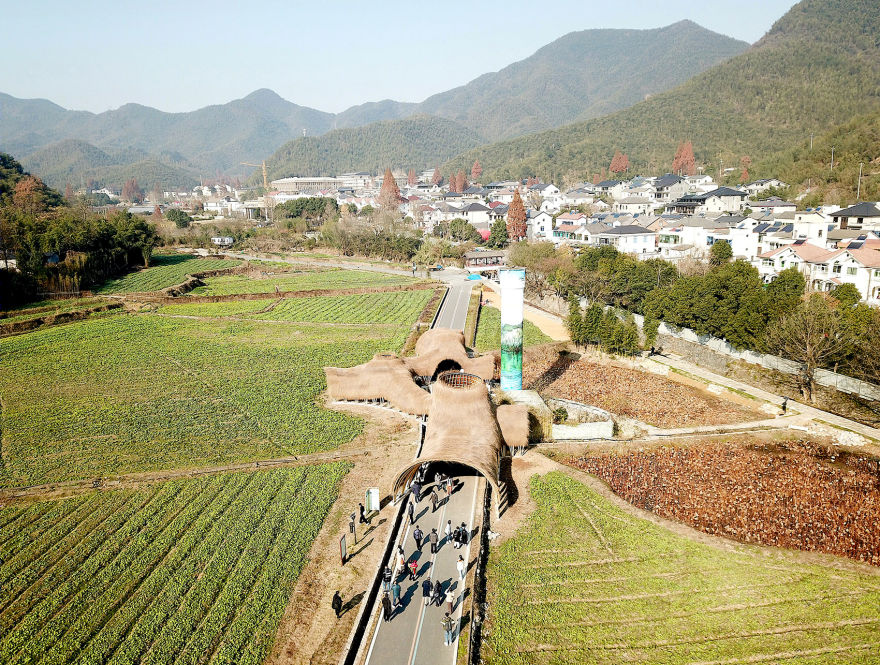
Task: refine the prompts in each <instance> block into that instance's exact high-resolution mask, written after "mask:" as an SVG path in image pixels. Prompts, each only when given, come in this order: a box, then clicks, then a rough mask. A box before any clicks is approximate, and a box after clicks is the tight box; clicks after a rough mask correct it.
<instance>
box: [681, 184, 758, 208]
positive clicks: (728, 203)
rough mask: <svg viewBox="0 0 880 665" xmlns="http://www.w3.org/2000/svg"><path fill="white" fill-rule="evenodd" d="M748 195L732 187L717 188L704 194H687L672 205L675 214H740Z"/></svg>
mask: <svg viewBox="0 0 880 665" xmlns="http://www.w3.org/2000/svg"><path fill="white" fill-rule="evenodd" d="M745 199H746V194H745V193H744V192H741V191H739V190H737V189H731V188H730V187H717V188H715V189H713V190H712V191H711V192H704V193H702V194H685V195H684V196H682V197H681V198H680V199H678V200H677V201H675V202H674V203H672V204H670V206H669V208H670V209H671V210H672V211H673V212H681V213H692V214H699V213H721V212H740V211H742V209H743V207H744V202H745Z"/></svg>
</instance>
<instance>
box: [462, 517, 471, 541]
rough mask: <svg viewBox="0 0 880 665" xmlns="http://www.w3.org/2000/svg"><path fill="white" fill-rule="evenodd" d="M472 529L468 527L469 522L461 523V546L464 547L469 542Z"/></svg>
mask: <svg viewBox="0 0 880 665" xmlns="http://www.w3.org/2000/svg"><path fill="white" fill-rule="evenodd" d="M470 535H471V534H470V531H469V530H468V528H467V524H465V523H464V522H462V523H461V546H462V547H464V546H465V545H467V544H468V540H469V538H470Z"/></svg>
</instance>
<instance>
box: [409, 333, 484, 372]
mask: <svg viewBox="0 0 880 665" xmlns="http://www.w3.org/2000/svg"><path fill="white" fill-rule="evenodd" d="M416 354H417V355H416V356H415V357H413V358H406V359H405V360H404V362H405V363H406V365H407V367H409V368H410V369H412V370H413V372H414V373H415V374H417V375H418V376H432V377H433V376H436V375H438V373H440V372H443V371H448V370H458V369H461V370H463V371H465V372H467V373H468V374H475V375H477V376H479V377H480V378H481V379H483V380H484V381H491V380H492V377H493V376H494V375H495V357H494V356H491V355H487V356H480V357H479V358H469V357H468V354H467V351H466V350H465V345H464V333H463V332H462V331H460V330H449V329H448V328H434V329H432V330H429V331H427V332H426V333H425V334H424V335H422V336H421V337H420V338H419V341H418V342H416Z"/></svg>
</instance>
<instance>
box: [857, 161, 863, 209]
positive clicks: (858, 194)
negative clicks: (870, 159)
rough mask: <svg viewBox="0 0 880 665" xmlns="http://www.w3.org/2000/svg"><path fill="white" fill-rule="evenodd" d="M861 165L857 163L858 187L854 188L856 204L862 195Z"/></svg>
mask: <svg viewBox="0 0 880 665" xmlns="http://www.w3.org/2000/svg"><path fill="white" fill-rule="evenodd" d="M862 164H863V163H861V162H860V163H859V186H858V187H857V188H856V203H858V202H859V196H861V194H862Z"/></svg>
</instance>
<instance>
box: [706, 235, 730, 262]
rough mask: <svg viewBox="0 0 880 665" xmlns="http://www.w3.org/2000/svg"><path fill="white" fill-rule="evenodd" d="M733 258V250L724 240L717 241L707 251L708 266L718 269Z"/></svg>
mask: <svg viewBox="0 0 880 665" xmlns="http://www.w3.org/2000/svg"><path fill="white" fill-rule="evenodd" d="M731 258H733V249H732V248H731V246H730V243H729V242H727V241H726V240H717V241H715V244H714V245H712V249H710V250H709V265H711V266H713V267H718V266H720V265H724V264H725V263H727V262H728V261H730V259H731Z"/></svg>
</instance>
